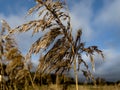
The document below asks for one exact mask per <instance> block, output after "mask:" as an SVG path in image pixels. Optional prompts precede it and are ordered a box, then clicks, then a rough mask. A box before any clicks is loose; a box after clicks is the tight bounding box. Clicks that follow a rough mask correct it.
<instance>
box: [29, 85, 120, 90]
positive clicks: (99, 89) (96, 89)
mask: <svg viewBox="0 0 120 90" xmlns="http://www.w3.org/2000/svg"><path fill="white" fill-rule="evenodd" d="M29 90H33V89H32V88H29ZM35 90H75V85H70V86H68V88H67V89H65V88H64V89H63V85H60V86H58V87H57V86H56V85H50V86H47V85H43V86H36V89H35ZM79 90H120V86H117V85H109V86H108V85H104V86H92V85H79Z"/></svg>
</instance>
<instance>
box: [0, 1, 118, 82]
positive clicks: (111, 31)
mask: <svg viewBox="0 0 120 90" xmlns="http://www.w3.org/2000/svg"><path fill="white" fill-rule="evenodd" d="M67 1H68V6H69V8H70V15H71V20H72V21H71V22H72V24H73V33H75V32H76V30H77V29H78V28H81V29H82V30H83V41H85V42H86V45H97V46H99V48H100V49H101V50H103V53H104V55H105V61H102V59H101V58H100V57H98V56H97V55H96V56H95V59H96V73H95V74H96V75H97V76H100V77H104V78H105V79H107V80H120V77H119V76H120V66H119V64H120V35H119V34H120V0H67ZM34 5H35V2H34V0H0V19H5V20H6V21H7V22H8V23H9V24H10V25H11V27H15V26H17V25H20V24H22V23H25V22H26V21H29V20H31V19H35V18H36V15H33V16H31V17H28V18H24V16H25V15H26V13H27V10H28V9H29V8H31V7H32V6H34ZM30 36H31V32H28V33H24V34H19V35H18V36H17V41H18V43H19V45H20V49H21V51H22V52H23V53H26V52H27V50H28V47H30V43H31V42H33V41H34V40H35V39H36V37H38V36H36V37H34V38H30ZM84 59H86V60H88V58H87V57H85V56H84ZM34 63H36V61H34ZM88 63H89V61H88Z"/></svg>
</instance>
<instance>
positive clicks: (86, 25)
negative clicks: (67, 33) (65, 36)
mask: <svg viewBox="0 0 120 90" xmlns="http://www.w3.org/2000/svg"><path fill="white" fill-rule="evenodd" d="M92 3H93V0H89V1H86V0H81V1H79V2H77V3H76V4H74V5H73V6H72V7H70V8H71V22H72V26H73V30H74V31H73V33H76V30H77V29H79V28H80V29H82V30H83V38H84V40H85V41H89V40H90V39H91V38H92V37H93V34H94V32H93V30H92V27H91V26H90V19H91V18H92V16H93V12H92Z"/></svg>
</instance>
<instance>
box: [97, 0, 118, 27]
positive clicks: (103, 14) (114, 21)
mask: <svg viewBox="0 0 120 90" xmlns="http://www.w3.org/2000/svg"><path fill="white" fill-rule="evenodd" d="M105 1H106V0H105ZM95 23H97V24H98V25H101V24H102V25H105V26H106V25H118V26H120V0H113V1H112V2H108V1H107V2H105V4H104V6H103V8H102V9H101V11H100V12H99V13H98V16H97V17H96V20H95Z"/></svg>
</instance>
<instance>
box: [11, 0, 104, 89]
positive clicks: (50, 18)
mask: <svg viewBox="0 0 120 90" xmlns="http://www.w3.org/2000/svg"><path fill="white" fill-rule="evenodd" d="M36 2H37V4H36V5H35V6H34V7H33V8H31V9H30V10H29V11H28V15H30V14H32V13H33V12H37V14H38V17H39V18H38V19H37V20H32V21H30V22H28V23H25V24H23V25H20V26H18V27H16V28H15V29H13V30H12V31H10V32H9V33H14V32H27V31H29V30H33V34H32V35H35V33H38V32H40V31H41V32H44V33H45V34H44V35H43V36H40V37H39V38H38V40H37V41H35V42H34V43H33V44H32V46H31V48H30V50H29V52H28V53H27V55H26V60H30V58H31V56H32V54H38V53H41V54H40V58H39V65H38V66H37V70H36V73H39V74H40V75H41V76H44V74H49V73H51V72H52V73H56V74H62V73H64V72H65V73H66V72H68V71H69V70H70V69H71V68H72V66H73V64H74V73H75V80H76V90H78V76H77V72H78V71H82V72H83V73H84V75H85V76H86V77H89V76H91V74H90V71H89V70H88V65H87V63H86V62H85V61H84V60H83V58H82V54H83V53H85V54H86V55H87V56H89V57H90V60H91V63H92V68H93V70H94V59H93V53H94V52H97V53H98V54H101V55H102V57H103V54H102V51H101V50H99V49H98V48H97V46H89V47H85V44H84V43H83V42H82V41H81V35H82V30H81V29H78V30H77V34H76V37H75V38H74V35H72V25H71V18H70V15H69V13H68V8H67V5H66V3H65V0H36ZM81 63H83V64H84V65H85V67H86V70H82V69H81V68H80V65H81ZM35 78H36V74H35V76H34V78H33V80H35Z"/></svg>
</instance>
